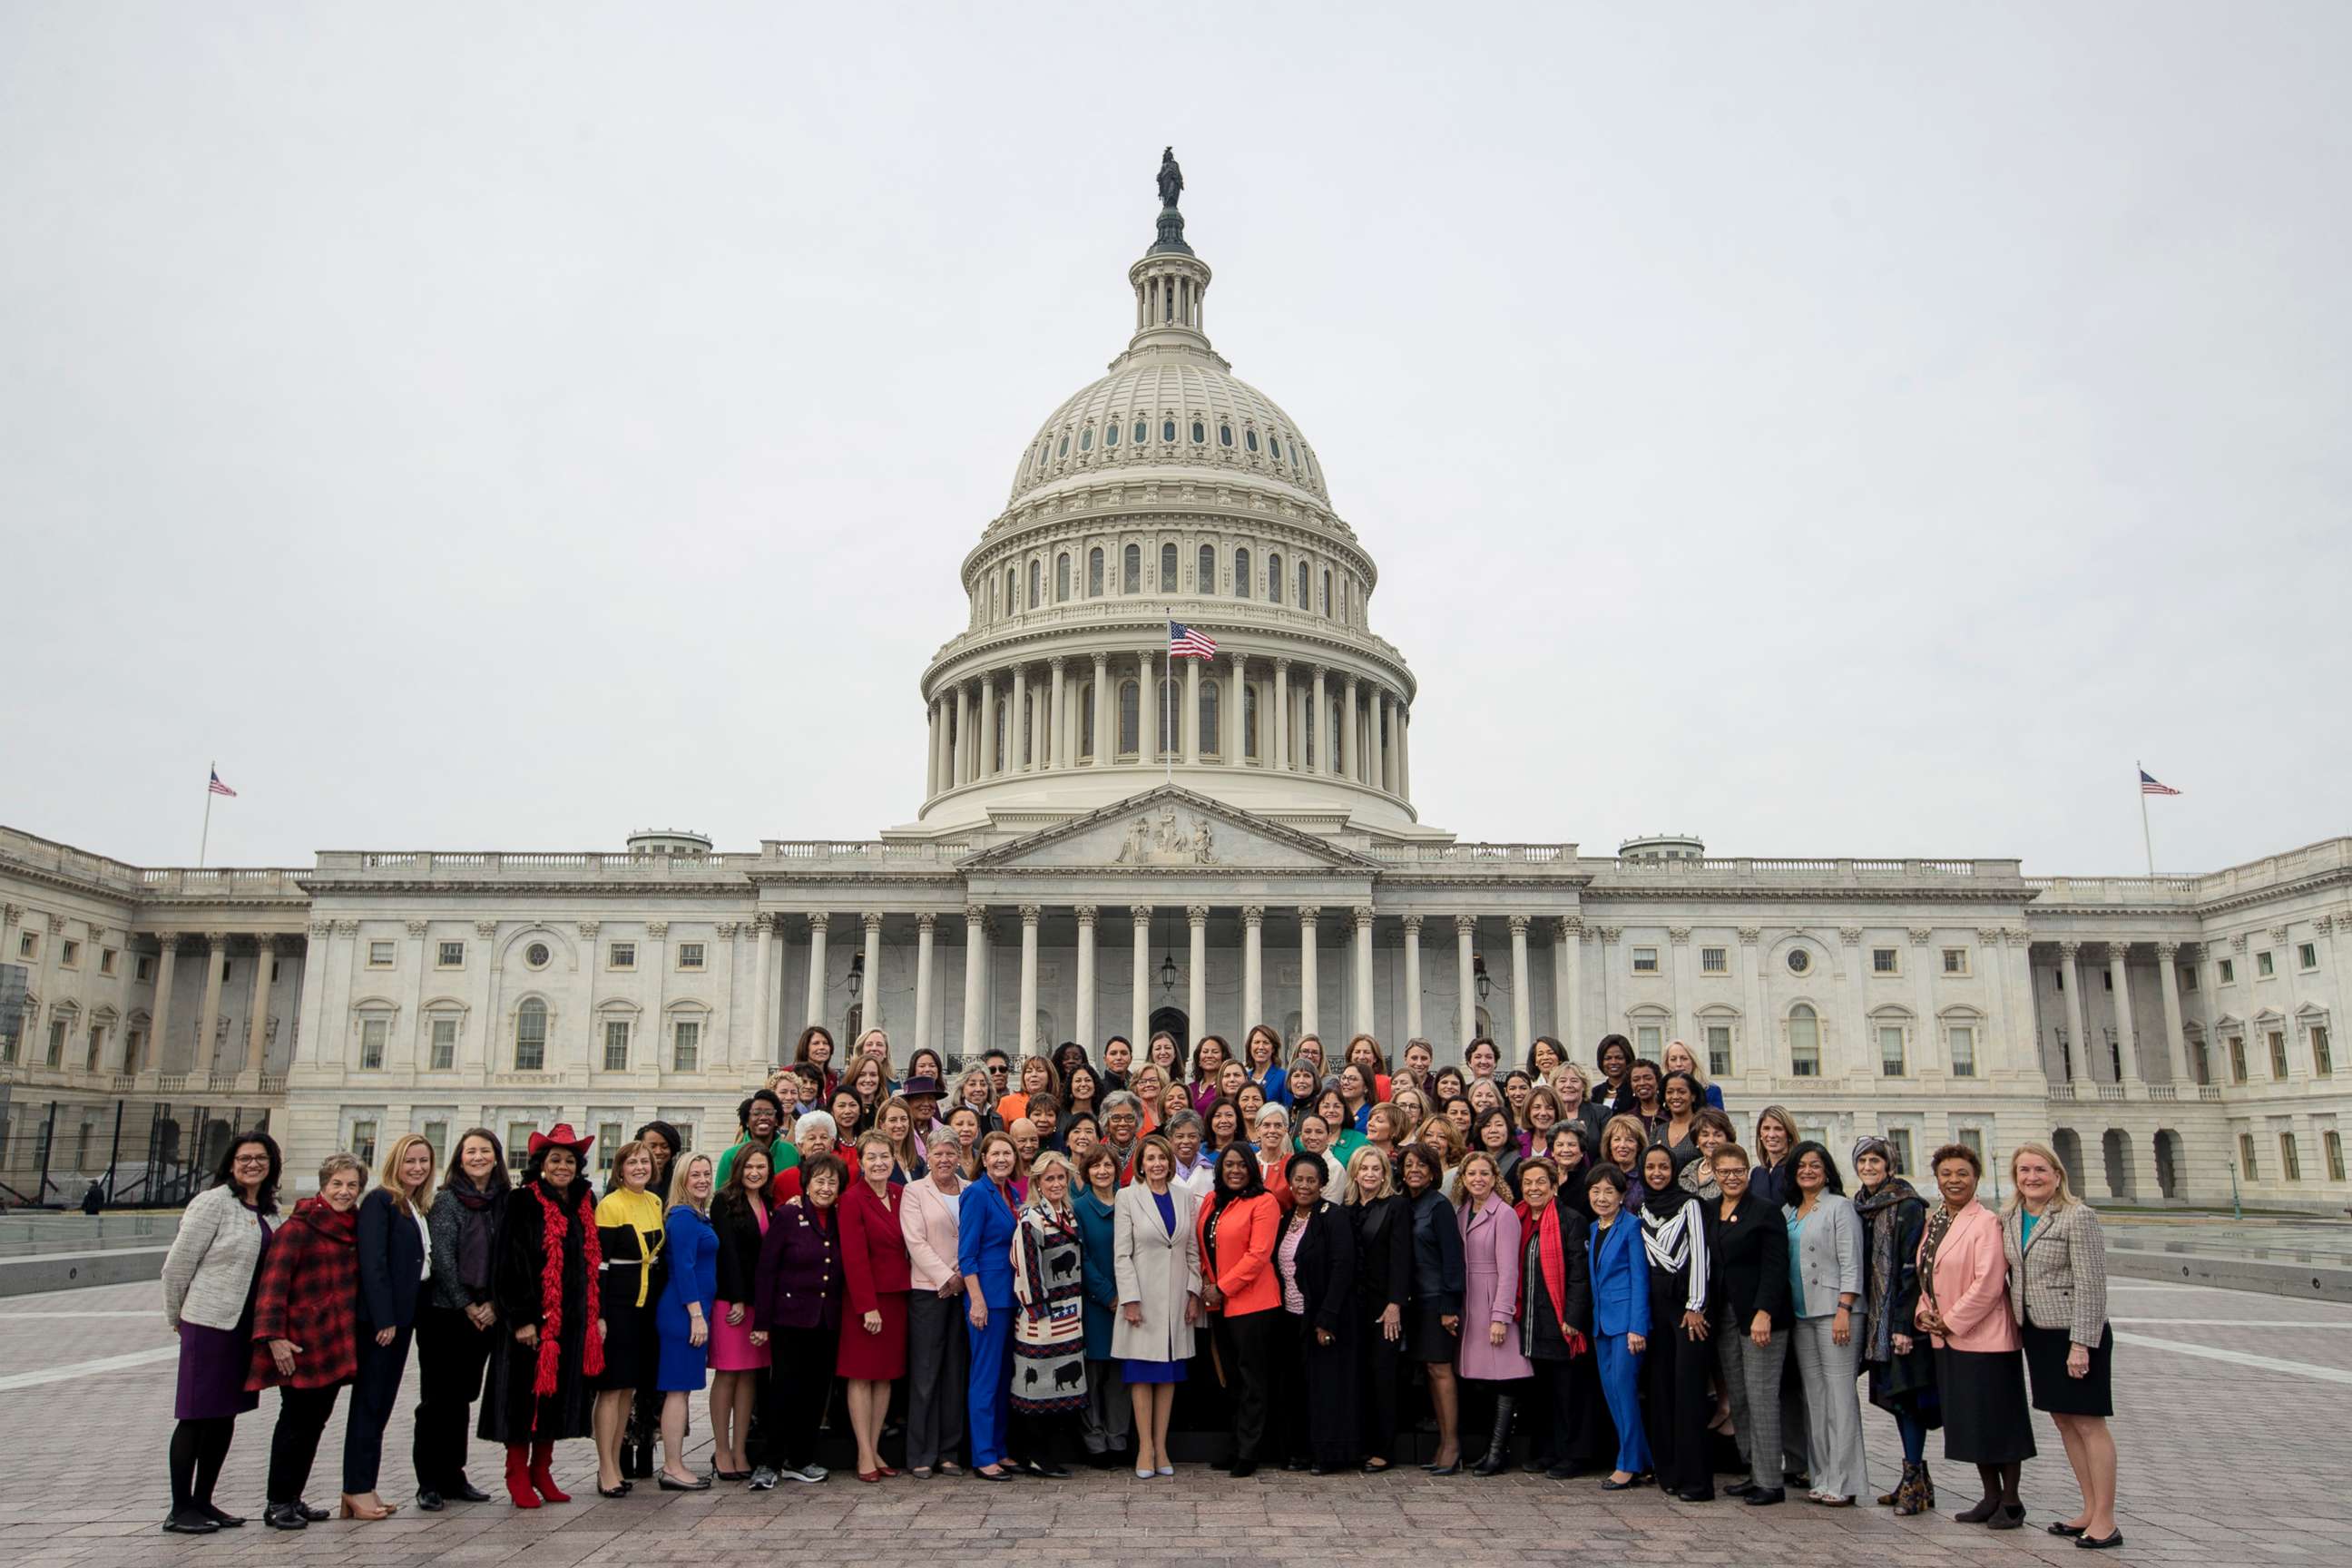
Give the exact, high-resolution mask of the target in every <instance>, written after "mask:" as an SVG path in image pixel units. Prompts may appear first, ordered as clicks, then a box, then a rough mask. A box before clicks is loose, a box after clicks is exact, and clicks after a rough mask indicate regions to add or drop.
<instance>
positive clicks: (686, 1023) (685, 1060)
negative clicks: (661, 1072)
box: [670, 1018, 702, 1072]
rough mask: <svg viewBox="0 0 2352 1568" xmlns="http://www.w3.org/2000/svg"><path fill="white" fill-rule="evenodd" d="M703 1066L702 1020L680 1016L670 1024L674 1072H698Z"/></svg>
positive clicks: (671, 1061) (671, 1062)
mask: <svg viewBox="0 0 2352 1568" xmlns="http://www.w3.org/2000/svg"><path fill="white" fill-rule="evenodd" d="M701 1067H702V1024H701V1021H700V1020H698V1019H694V1018H680V1019H679V1020H677V1023H675V1024H673V1025H671V1026H670V1069H671V1070H672V1071H674V1072H697V1071H699V1070H700V1069H701Z"/></svg>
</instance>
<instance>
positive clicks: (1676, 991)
mask: <svg viewBox="0 0 2352 1568" xmlns="http://www.w3.org/2000/svg"><path fill="white" fill-rule="evenodd" d="M1690 937H1691V928H1690V927H1688V926H1668V927H1667V928H1666V1011H1667V1013H1668V1014H1669V1015H1670V1016H1672V1017H1673V1019H1674V1024H1673V1028H1674V1033H1673V1034H1671V1035H1669V1036H1667V1038H1668V1039H1673V1040H1680V1041H1681V1042H1682V1043H1683V1044H1685V1045H1686V1046H1692V1047H1694V1048H1693V1051H1692V1054H1693V1055H1694V1056H1696V1054H1697V1051H1696V1042H1694V1041H1693V1040H1692V1038H1691V1019H1692V1005H1693V1002H1692V997H1693V993H1694V992H1695V991H1696V989H1697V983H1696V980H1695V978H1694V977H1693V976H1692V974H1691V973H1690V961H1691V956H1690Z"/></svg>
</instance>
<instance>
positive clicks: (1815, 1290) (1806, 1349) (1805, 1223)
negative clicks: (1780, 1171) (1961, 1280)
mask: <svg viewBox="0 0 2352 1568" xmlns="http://www.w3.org/2000/svg"><path fill="white" fill-rule="evenodd" d="M1789 1171H1790V1184H1791V1186H1792V1188H1793V1192H1794V1199H1793V1201H1792V1202H1790V1204H1789V1205H1787V1206H1786V1207H1785V1208H1783V1209H1782V1211H1781V1213H1782V1214H1783V1215H1785V1216H1786V1218H1787V1220H1788V1225H1789V1257H1790V1260H1791V1266H1792V1268H1793V1272H1794V1275H1795V1278H1794V1279H1793V1280H1792V1283H1793V1284H1794V1285H1795V1286H1796V1287H1797V1290H1796V1300H1795V1301H1794V1303H1793V1306H1794V1308H1795V1311H1796V1318H1797V1328H1796V1332H1795V1334H1794V1336H1793V1342H1794V1344H1795V1347H1796V1352H1797V1372H1798V1375H1799V1376H1801V1378H1802V1379H1803V1380H1804V1385H1805V1441H1806V1458H1807V1460H1808V1463H1809V1464H1810V1465H1811V1469H1812V1477H1813V1488H1812V1490H1811V1492H1810V1493H1808V1494H1807V1495H1808V1496H1810V1497H1811V1499H1812V1500H1813V1501H1815V1502H1817V1503H1821V1504H1822V1505H1823V1506H1825V1507H1829V1508H1852V1507H1853V1500H1854V1499H1855V1498H1857V1497H1859V1496H1860V1495H1861V1494H1862V1490H1863V1488H1864V1486H1866V1485H1867V1484H1868V1481H1869V1478H1868V1476H1867V1475H1866V1474H1865V1473H1864V1466H1863V1455H1862V1399H1861V1396H1860V1395H1859V1394H1856V1392H1855V1391H1854V1381H1853V1380H1854V1375H1855V1373H1857V1372H1858V1371H1859V1369H1860V1367H1861V1364H1862V1363H1861V1356H1862V1341H1861V1336H1859V1335H1858V1334H1856V1333H1855V1332H1854V1321H1853V1304H1854V1301H1855V1300H1856V1299H1857V1298H1858V1297H1860V1296H1861V1294H1862V1256H1863V1239H1862V1216H1861V1215H1857V1214H1856V1213H1854V1208H1853V1204H1851V1203H1849V1202H1847V1201H1846V1197H1845V1179H1844V1178H1843V1176H1841V1175H1839V1174H1838V1168H1837V1162H1836V1161H1835V1160H1833V1159H1832V1158H1831V1157H1830V1152H1829V1151H1828V1150H1827V1149H1825V1148H1823V1147H1822V1145H1821V1144H1819V1143H1817V1142H1812V1141H1811V1140H1810V1139H1809V1140H1807V1141H1806V1142H1802V1143H1800V1144H1798V1145H1797V1146H1796V1148H1795V1149H1793V1150H1791V1151H1790V1154H1789Z"/></svg>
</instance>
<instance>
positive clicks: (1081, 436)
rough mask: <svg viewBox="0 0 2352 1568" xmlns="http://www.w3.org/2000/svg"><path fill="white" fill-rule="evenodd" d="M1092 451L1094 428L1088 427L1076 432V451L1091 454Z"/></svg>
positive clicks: (1093, 447) (1093, 446)
mask: <svg viewBox="0 0 2352 1568" xmlns="http://www.w3.org/2000/svg"><path fill="white" fill-rule="evenodd" d="M1094 449H1095V427H1094V426H1091V425H1089V426H1087V427H1086V428H1085V429H1083V430H1081V431H1079V432H1078V450H1079V451H1081V452H1091V451H1093V450H1094Z"/></svg>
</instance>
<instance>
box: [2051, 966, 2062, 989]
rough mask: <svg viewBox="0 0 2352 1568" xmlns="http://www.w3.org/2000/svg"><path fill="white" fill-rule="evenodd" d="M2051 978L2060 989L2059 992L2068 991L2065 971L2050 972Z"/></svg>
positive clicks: (2054, 970) (2055, 970)
mask: <svg viewBox="0 0 2352 1568" xmlns="http://www.w3.org/2000/svg"><path fill="white" fill-rule="evenodd" d="M2050 978H2051V980H2052V982H2053V984H2056V986H2057V987H2058V989H2059V990H2061V991H2063V990H2065V989H2066V972H2065V971H2064V970H2063V969H2053V970H2052V971H2051V972H2050Z"/></svg>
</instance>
